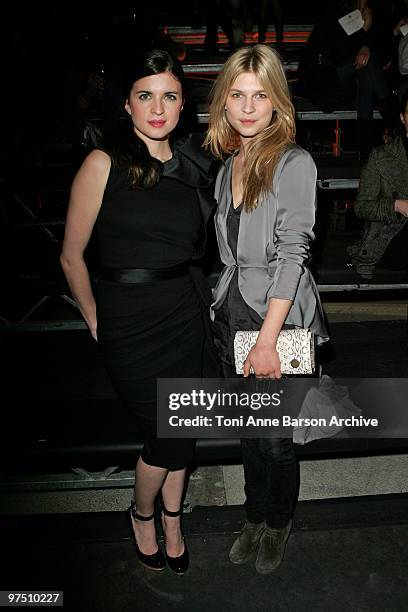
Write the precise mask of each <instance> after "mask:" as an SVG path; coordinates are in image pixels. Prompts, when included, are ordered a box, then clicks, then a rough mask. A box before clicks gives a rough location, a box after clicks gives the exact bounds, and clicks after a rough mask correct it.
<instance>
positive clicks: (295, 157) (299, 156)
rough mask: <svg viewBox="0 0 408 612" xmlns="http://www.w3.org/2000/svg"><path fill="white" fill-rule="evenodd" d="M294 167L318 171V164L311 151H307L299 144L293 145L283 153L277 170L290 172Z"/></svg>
mask: <svg viewBox="0 0 408 612" xmlns="http://www.w3.org/2000/svg"><path fill="white" fill-rule="evenodd" d="M294 166H301V167H304V168H310V169H314V170H315V169H316V164H315V162H314V160H313V157H312V156H311V155H310V153H309V151H306V150H305V149H303V148H302V147H300V146H299V145H298V144H295V143H291V144H289V145H288V146H287V147H285V149H284V150H283V151H282V154H281V157H280V159H279V161H278V164H277V169H280V170H281V171H282V170H283V168H285V170H288V169H289V168H292V167H294Z"/></svg>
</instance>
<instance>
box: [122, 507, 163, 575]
mask: <svg viewBox="0 0 408 612" xmlns="http://www.w3.org/2000/svg"><path fill="white" fill-rule="evenodd" d="M132 517H133V518H134V519H136V520H138V521H151V520H153V519H154V513H153V514H151V515H150V516H142V515H141V514H138V513H137V512H136V508H135V502H134V501H132V502H131V503H130V506H129V508H128V509H127V511H126V520H127V523H128V526H129V529H130V533H131V535H132V538H133V541H134V543H135V546H136V555H137V558H138V559H139V561H140V563H141V564H142V565H144V566H145V567H147V568H148V569H151V570H155V571H161V570H164V568H165V567H166V559H165V558H164V555H163V552H162V550H161V548H158V550H157V552H155V553H153V554H152V555H145V554H144V553H142V552H141V550H140V548H139V546H138V544H137V541H136V536H135V532H134V530H133V522H132Z"/></svg>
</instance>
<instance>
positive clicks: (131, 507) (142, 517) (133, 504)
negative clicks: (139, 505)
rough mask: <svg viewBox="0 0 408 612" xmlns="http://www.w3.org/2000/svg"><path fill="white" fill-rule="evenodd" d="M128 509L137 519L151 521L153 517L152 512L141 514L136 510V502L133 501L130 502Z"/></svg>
mask: <svg viewBox="0 0 408 612" xmlns="http://www.w3.org/2000/svg"><path fill="white" fill-rule="evenodd" d="M129 510H130V513H131V515H132V516H133V518H134V519H137V520H138V521H151V520H152V519H153V518H154V512H153V514H150V516H142V515H141V514H139V513H138V512H136V504H135V502H134V501H131V502H130V508H129Z"/></svg>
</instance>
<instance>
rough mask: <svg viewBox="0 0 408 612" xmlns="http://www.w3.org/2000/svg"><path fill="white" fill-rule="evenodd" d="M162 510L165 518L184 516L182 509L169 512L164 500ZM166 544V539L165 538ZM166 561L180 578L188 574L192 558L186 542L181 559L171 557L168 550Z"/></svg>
mask: <svg viewBox="0 0 408 612" xmlns="http://www.w3.org/2000/svg"><path fill="white" fill-rule="evenodd" d="M161 509H162V512H163V514H164V515H165V516H170V517H173V518H176V517H177V516H181V515H182V514H183V509H182V508H180V510H177V511H175V512H173V511H171V510H167V508H166V506H165V505H164V503H163V500H162V502H161ZM183 540H184V538H183ZM165 543H166V538H165ZM166 561H167V565H168V566H169V568H170V569H172V570H173V572H175V573H176V574H178V575H179V576H181V575H182V574H185V573H186V571H187V570H188V566H189V563H190V557H189V554H188V550H187V545H186V542H185V540H184V551H183V552H182V553H181V555H180V556H179V557H170V555H168V554H167V550H166Z"/></svg>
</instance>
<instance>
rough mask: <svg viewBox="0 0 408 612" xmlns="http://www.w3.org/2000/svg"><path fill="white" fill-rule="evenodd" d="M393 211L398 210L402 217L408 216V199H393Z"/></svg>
mask: <svg viewBox="0 0 408 612" xmlns="http://www.w3.org/2000/svg"><path fill="white" fill-rule="evenodd" d="M394 209H395V212H399V213H400V214H401V215H403V216H404V217H408V200H395V205H394Z"/></svg>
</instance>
